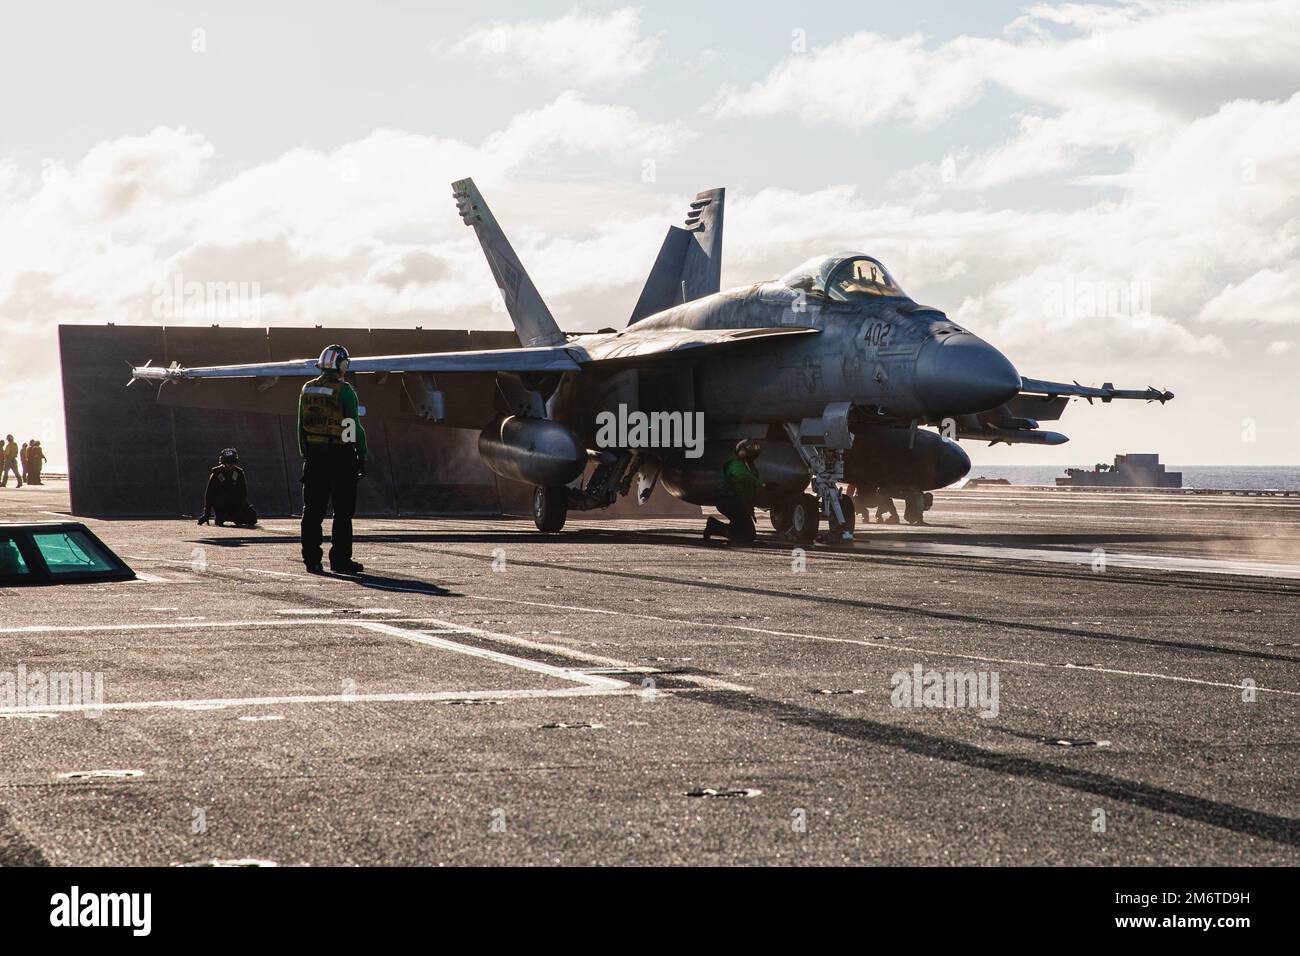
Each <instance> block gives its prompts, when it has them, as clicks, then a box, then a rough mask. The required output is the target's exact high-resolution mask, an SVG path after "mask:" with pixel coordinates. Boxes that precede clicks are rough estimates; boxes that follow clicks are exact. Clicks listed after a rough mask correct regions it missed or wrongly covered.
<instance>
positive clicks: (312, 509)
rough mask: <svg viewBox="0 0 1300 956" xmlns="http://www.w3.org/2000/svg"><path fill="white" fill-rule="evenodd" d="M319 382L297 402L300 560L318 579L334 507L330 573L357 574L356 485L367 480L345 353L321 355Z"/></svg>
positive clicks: (334, 348) (332, 350)
mask: <svg viewBox="0 0 1300 956" xmlns="http://www.w3.org/2000/svg"><path fill="white" fill-rule="evenodd" d="M317 367H318V368H320V372H321V373H320V377H319V378H314V379H312V380H311V381H310V382H308V383H307V384H306V385H304V386H303V387H302V394H301V395H299V397H298V453H299V454H300V455H302V458H303V466H302V560H303V564H305V565H306V566H307V570H308V571H310V572H311V573H312V574H321V573H323V571H324V569H323V567H322V566H321V559H322V554H321V522H322V521H324V519H325V509H326V508H327V507H328V506H329V505H330V504H331V503H333V505H334V523H333V525H332V526H331V528H330V570H331V571H334V572H335V573H337V574H358V573H360V571H361V570H362V566H361V565H360V564H358V563H357V562H356V561H353V560H352V514H353V512H354V511H356V507H357V480H358V479H360V478H364V477H365V475H366V430H365V429H364V428H362V427H361V420H360V415H359V414H358V411H357V393H356V392H355V391H354V390H353V388H352V386H351V385H349V384H348V383H347V382H345V381H344V380H343V376H344V375H346V374H347V370H348V351H347V349H345V348H344V347H343V346H341V345H331V346H329V347H328V348H326V349H325V351H323V352H321V354H320V361H319V362H318V363H317Z"/></svg>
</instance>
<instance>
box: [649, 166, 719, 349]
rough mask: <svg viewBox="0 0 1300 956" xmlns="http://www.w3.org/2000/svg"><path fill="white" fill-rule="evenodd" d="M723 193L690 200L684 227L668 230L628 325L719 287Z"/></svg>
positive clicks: (713, 192)
mask: <svg viewBox="0 0 1300 956" xmlns="http://www.w3.org/2000/svg"><path fill="white" fill-rule="evenodd" d="M726 192H727V191H726V190H725V189H721V188H719V189H706V190H705V191H704V192H702V193H698V194H697V195H696V196H695V199H694V200H692V202H691V206H690V210H689V211H688V212H687V214H686V224H685V225H684V226H669V227H668V235H667V236H666V237H664V244H663V245H662V246H661V247H660V248H659V257H658V258H657V259H655V264H654V267H653V268H652V269H651V270H650V275H649V277H648V278H647V279H646V282H645V288H643V289H642V290H641V298H640V299H638V300H637V303H636V308H635V309H633V310H632V317H631V318H630V319H628V325H631V324H632V323H634V322H639V321H640V320H641V319H644V318H645V317H646V316H647V315H654V314H655V313H656V312H662V311H663V310H664V309H671V308H672V307H673V306H675V305H681V304H682V303H683V302H690V301H692V300H693V299H699V298H703V297H704V296H706V295H712V294H713V293H715V292H717V291H718V289H719V288H720V287H721V284H722V212H723V204H724V201H725V199H726Z"/></svg>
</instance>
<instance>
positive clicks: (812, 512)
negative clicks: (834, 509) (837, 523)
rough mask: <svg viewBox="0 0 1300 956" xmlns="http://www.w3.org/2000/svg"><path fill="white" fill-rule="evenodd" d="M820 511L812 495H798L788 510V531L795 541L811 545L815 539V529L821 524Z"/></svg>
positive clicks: (819, 506)
mask: <svg viewBox="0 0 1300 956" xmlns="http://www.w3.org/2000/svg"><path fill="white" fill-rule="evenodd" d="M821 520H822V509H821V505H820V504H819V503H818V502H817V498H816V497H815V496H813V495H800V496H799V497H798V498H796V499H795V502H794V506H793V507H792V508H791V509H790V531H791V532H792V533H793V535H794V538H795V540H796V541H799V542H802V543H803V544H812V543H813V541H815V540H816V539H817V527H818V525H820V524H821Z"/></svg>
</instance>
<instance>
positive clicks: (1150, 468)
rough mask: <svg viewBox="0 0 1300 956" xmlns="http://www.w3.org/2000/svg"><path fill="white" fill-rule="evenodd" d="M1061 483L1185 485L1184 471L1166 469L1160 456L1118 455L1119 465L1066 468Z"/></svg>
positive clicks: (1150, 486) (1167, 486)
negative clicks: (1088, 468)
mask: <svg viewBox="0 0 1300 956" xmlns="http://www.w3.org/2000/svg"><path fill="white" fill-rule="evenodd" d="M1065 474H1066V477H1064V478H1057V479H1056V483H1057V484H1058V485H1064V486H1068V487H1073V488H1181V487H1182V486H1183V473H1182V472H1181V471H1165V466H1164V465H1162V464H1160V456H1159V455H1145V454H1143V455H1116V456H1115V464H1113V465H1098V466H1097V467H1096V468H1094V469H1092V470H1091V471H1087V470H1085V469H1083V468H1067V469H1065Z"/></svg>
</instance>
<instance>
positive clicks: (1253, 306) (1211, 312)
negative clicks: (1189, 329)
mask: <svg viewBox="0 0 1300 956" xmlns="http://www.w3.org/2000/svg"><path fill="white" fill-rule="evenodd" d="M1200 318H1202V319H1205V320H1207V321H1221V322H1267V323H1270V324H1273V325H1300V263H1294V262H1293V263H1291V265H1290V266H1288V267H1286V268H1283V269H1260V270H1259V271H1258V272H1256V273H1255V274H1254V275H1252V276H1249V277H1248V278H1246V279H1243V280H1242V281H1240V282H1230V283H1228V285H1227V286H1225V287H1224V289H1223V291H1222V292H1220V293H1219V294H1218V295H1216V296H1215V297H1214V298H1213V299H1211V300H1210V301H1209V302H1207V303H1206V304H1205V308H1204V309H1202V310H1201V315H1200Z"/></svg>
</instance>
